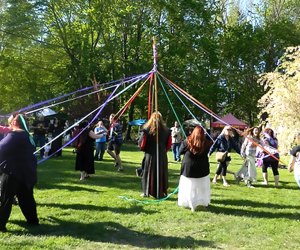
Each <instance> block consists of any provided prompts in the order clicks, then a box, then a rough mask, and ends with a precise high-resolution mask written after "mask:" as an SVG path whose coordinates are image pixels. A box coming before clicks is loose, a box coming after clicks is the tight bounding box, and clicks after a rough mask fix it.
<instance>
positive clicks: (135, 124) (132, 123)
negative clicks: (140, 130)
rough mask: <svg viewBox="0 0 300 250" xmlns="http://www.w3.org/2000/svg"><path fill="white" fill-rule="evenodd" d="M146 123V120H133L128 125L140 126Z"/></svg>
mask: <svg viewBox="0 0 300 250" xmlns="http://www.w3.org/2000/svg"><path fill="white" fill-rule="evenodd" d="M146 122H147V120H146V119H137V120H133V121H131V122H128V124H129V125H131V126H142V125H144V124H145V123H146Z"/></svg>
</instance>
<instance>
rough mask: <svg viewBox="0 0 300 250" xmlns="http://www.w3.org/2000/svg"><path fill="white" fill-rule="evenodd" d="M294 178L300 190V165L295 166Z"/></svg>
mask: <svg viewBox="0 0 300 250" xmlns="http://www.w3.org/2000/svg"><path fill="white" fill-rule="evenodd" d="M294 177H295V180H296V182H297V184H298V186H299V188H300V164H297V165H296V164H295V165H294Z"/></svg>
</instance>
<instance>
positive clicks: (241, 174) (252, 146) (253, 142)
mask: <svg viewBox="0 0 300 250" xmlns="http://www.w3.org/2000/svg"><path fill="white" fill-rule="evenodd" d="M246 135H247V137H246V138H245V140H244V142H243V144H242V147H241V156H242V157H243V158H244V160H245V162H244V164H243V167H242V168H241V169H240V170H239V171H238V172H237V173H236V175H235V177H236V180H238V181H239V180H242V179H243V180H244V182H245V184H246V185H247V187H249V188H254V186H253V185H252V183H253V182H256V176H257V171H256V164H255V159H256V148H257V144H260V143H261V142H260V131H259V128H258V127H253V128H250V129H248V130H247V131H246Z"/></svg>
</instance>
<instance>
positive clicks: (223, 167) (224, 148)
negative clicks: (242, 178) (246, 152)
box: [208, 126, 240, 187]
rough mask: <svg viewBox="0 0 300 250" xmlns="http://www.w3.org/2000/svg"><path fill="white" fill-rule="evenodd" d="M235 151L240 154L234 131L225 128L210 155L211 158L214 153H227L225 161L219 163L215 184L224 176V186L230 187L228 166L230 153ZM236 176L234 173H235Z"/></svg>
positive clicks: (214, 179) (228, 127)
mask: <svg viewBox="0 0 300 250" xmlns="http://www.w3.org/2000/svg"><path fill="white" fill-rule="evenodd" d="M232 149H234V150H235V151H236V152H237V153H238V154H240V148H239V146H238V145H237V144H236V143H235V141H234V139H233V137H232V129H231V127H230V126H225V127H224V129H223V130H222V132H221V134H220V135H219V136H218V137H217V139H216V140H215V142H214V144H213V145H212V146H211V148H210V150H209V153H208V155H209V156H210V155H211V154H212V153H213V152H215V151H217V152H227V155H226V157H225V158H224V161H222V162H219V163H218V167H217V171H216V174H215V176H214V178H213V180H212V183H213V184H216V183H217V179H218V177H219V176H220V175H221V174H222V180H223V186H224V187H228V186H230V185H229V184H228V182H227V180H226V173H227V168H228V165H229V163H230V161H231V157H230V152H231V150H232ZM233 174H234V173H233Z"/></svg>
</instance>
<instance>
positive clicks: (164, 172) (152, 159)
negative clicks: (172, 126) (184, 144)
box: [139, 112, 171, 199]
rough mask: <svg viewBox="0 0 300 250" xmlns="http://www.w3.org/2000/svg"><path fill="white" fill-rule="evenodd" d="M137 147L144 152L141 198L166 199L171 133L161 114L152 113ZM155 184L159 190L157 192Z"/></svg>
mask: <svg viewBox="0 0 300 250" xmlns="http://www.w3.org/2000/svg"><path fill="white" fill-rule="evenodd" d="M139 145H140V148H141V150H142V151H144V152H145V157H144V161H143V167H144V170H143V176H142V188H143V193H142V194H141V196H142V197H148V196H150V195H151V196H153V197H155V198H157V199H159V198H163V197H166V196H167V190H168V157H167V152H168V150H169V149H170V148H171V133H170V130H169V128H168V127H167V126H166V125H165V122H164V120H163V118H162V115H161V113H159V112H154V113H152V115H151V117H150V119H149V120H148V122H147V123H146V124H145V125H144V129H143V131H142V134H141V137H140V141H139ZM157 160H158V161H157ZM157 170H158V175H157ZM158 176H159V177H158ZM157 182H158V184H159V185H158V186H159V190H157Z"/></svg>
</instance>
